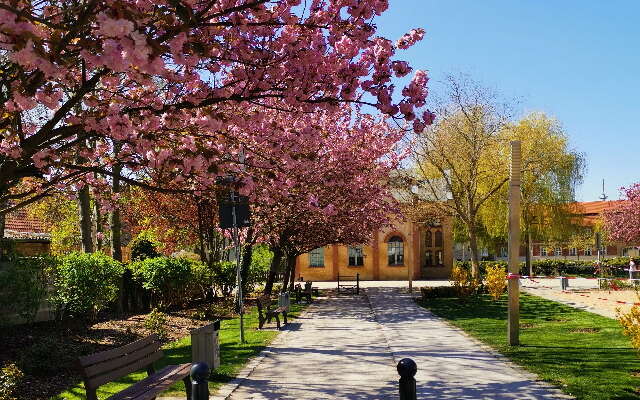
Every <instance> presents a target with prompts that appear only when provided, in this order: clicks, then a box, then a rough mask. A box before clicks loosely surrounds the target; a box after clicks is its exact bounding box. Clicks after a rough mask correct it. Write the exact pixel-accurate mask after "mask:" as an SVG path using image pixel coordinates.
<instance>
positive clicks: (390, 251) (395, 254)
mask: <svg viewBox="0 0 640 400" xmlns="http://www.w3.org/2000/svg"><path fill="white" fill-rule="evenodd" d="M387 255H388V256H389V260H388V261H389V265H403V264H404V243H403V242H402V238H401V237H400V236H393V237H392V238H391V239H389V242H388V243H387Z"/></svg>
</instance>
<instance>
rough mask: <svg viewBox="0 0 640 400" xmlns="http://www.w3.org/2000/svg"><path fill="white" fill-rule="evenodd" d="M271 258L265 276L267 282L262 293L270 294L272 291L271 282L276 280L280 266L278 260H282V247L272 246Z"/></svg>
mask: <svg viewBox="0 0 640 400" xmlns="http://www.w3.org/2000/svg"><path fill="white" fill-rule="evenodd" d="M271 251H273V259H271V266H270V267H269V275H268V276H267V283H266V284H265V285H264V294H265V295H266V296H270V295H271V292H272V291H273V283H274V281H275V280H276V274H277V273H278V268H279V267H280V261H281V260H282V249H281V248H280V247H274V248H272V249H271Z"/></svg>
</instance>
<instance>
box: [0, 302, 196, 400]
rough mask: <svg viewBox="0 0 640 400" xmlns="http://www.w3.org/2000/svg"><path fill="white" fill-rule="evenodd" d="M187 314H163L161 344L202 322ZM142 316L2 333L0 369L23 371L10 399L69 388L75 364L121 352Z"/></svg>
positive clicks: (138, 334)
mask: <svg viewBox="0 0 640 400" xmlns="http://www.w3.org/2000/svg"><path fill="white" fill-rule="evenodd" d="M191 313H192V310H186V311H177V312H169V313H167V320H166V324H165V329H166V336H165V338H164V341H165V342H167V343H168V342H172V341H175V340H178V339H180V338H183V337H184V336H187V335H189V331H190V330H191V329H195V328H198V327H200V326H203V325H206V324H207V322H206V321H199V320H195V319H192V318H190V314H191ZM145 317H146V314H138V315H131V316H128V317H126V318H122V319H117V318H114V316H112V315H104V316H103V318H102V320H101V321H98V322H96V323H93V324H89V325H87V324H85V323H83V322H82V321H78V320H75V321H74V320H71V321H64V322H53V321H51V322H40V323H34V324H25V325H17V326H12V327H4V328H3V329H2V333H0V341H1V342H2V346H0V365H2V364H5V363H8V362H13V363H16V364H17V365H18V366H19V367H20V369H22V370H24V371H25V374H26V376H25V378H24V380H23V381H22V383H21V384H20V386H19V389H18V390H19V391H18V393H16V397H17V398H18V399H30V400H46V399H49V398H51V397H52V396H54V395H56V394H58V393H60V392H62V391H63V390H65V389H66V388H68V387H70V386H73V385H75V384H76V383H77V382H78V381H79V379H80V376H79V372H78V371H77V370H76V369H75V365H74V363H75V361H76V359H77V358H78V357H79V356H81V355H85V354H91V353H95V352H98V351H103V350H108V349H110V348H113V347H118V346H123V345H125V344H127V343H131V342H133V341H135V340H137V339H140V338H142V337H145V336H147V335H149V334H150V332H149V331H148V330H147V329H146V328H145V327H144V319H145Z"/></svg>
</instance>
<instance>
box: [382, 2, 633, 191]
mask: <svg viewBox="0 0 640 400" xmlns="http://www.w3.org/2000/svg"><path fill="white" fill-rule="evenodd" d="M639 15H640V2H638V1H611V2H608V1H596V0H583V1H577V0H571V1H569V0H567V1H541V0H537V1H533V0H531V1H513V0H512V1H497V0H495V1H491V0H490V1H477V0H466V1H461V0H460V1H453V0H451V1H449V0H390V8H389V10H388V11H387V12H386V13H385V14H384V15H383V16H382V17H379V18H378V19H377V20H376V24H377V25H378V29H379V32H380V33H381V34H382V35H383V36H385V37H388V38H389V39H393V40H395V39H397V38H399V37H400V36H401V35H402V34H403V33H405V32H406V31H407V30H409V29H410V28H414V27H422V28H424V29H425V30H426V36H425V39H424V40H423V41H422V42H421V43H419V44H418V45H416V46H415V47H413V48H412V49H410V50H408V51H405V52H404V53H403V54H402V57H401V58H403V59H406V60H408V61H410V62H411V63H412V65H413V66H414V67H416V68H421V69H427V70H429V72H430V75H431V77H432V79H433V80H436V81H437V80H440V79H442V78H443V77H444V76H445V75H446V74H448V73H454V74H458V73H467V74H469V75H470V76H471V77H472V78H473V79H474V80H476V81H478V82H480V83H481V84H482V85H484V86H487V87H490V88H494V89H496V90H497V91H498V92H500V94H501V95H502V97H504V98H507V99H511V98H517V99H518V100H520V102H519V111H521V112H523V113H526V112H529V111H543V112H545V113H547V114H549V115H552V116H554V117H556V118H557V119H558V120H559V121H560V122H561V123H562V125H563V127H564V128H565V131H566V132H567V134H568V135H569V137H570V139H571V143H572V146H573V147H574V148H575V149H576V150H578V151H580V152H582V153H584V154H585V156H586V159H587V164H588V165H587V173H586V176H585V179H584V183H583V184H582V185H581V187H580V188H579V189H578V194H577V195H578V200H582V201H590V200H597V198H598V197H599V196H600V193H601V192H602V179H605V184H606V192H607V194H608V195H609V198H611V199H613V198H618V196H619V194H618V188H619V187H621V186H625V185H630V184H631V183H633V182H637V181H640V151H639V150H640V140H639V138H638V133H640V132H639V130H640V129H639V128H638V126H639V125H638V119H639V118H640V76H639V74H640V23H638V16H639Z"/></svg>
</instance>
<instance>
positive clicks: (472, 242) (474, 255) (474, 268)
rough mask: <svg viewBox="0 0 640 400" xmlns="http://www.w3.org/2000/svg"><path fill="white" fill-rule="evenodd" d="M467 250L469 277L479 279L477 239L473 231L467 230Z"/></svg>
mask: <svg viewBox="0 0 640 400" xmlns="http://www.w3.org/2000/svg"><path fill="white" fill-rule="evenodd" d="M469 248H470V250H471V275H472V276H473V277H474V278H476V279H478V278H480V257H479V254H478V237H477V233H476V231H475V229H469Z"/></svg>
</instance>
